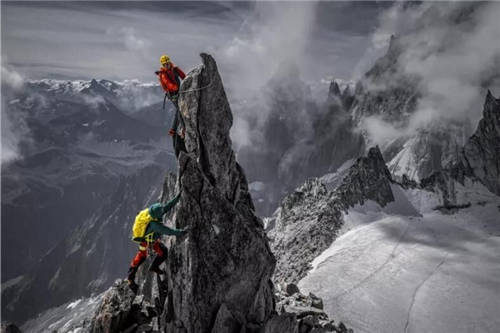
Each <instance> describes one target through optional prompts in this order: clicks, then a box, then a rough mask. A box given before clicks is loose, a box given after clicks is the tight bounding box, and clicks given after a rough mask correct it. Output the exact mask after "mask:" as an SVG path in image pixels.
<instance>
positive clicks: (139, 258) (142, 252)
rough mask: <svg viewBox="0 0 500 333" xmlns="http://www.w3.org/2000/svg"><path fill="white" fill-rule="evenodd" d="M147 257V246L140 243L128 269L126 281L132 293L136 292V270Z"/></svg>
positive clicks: (144, 243)
mask: <svg viewBox="0 0 500 333" xmlns="http://www.w3.org/2000/svg"><path fill="white" fill-rule="evenodd" d="M147 256H148V244H147V243H146V242H142V243H141V244H140V245H139V251H137V254H136V255H135V257H134V259H132V262H131V263H130V268H129V269H128V276H127V281H128V284H129V286H130V289H132V291H134V292H137V288H138V286H137V284H136V283H135V275H136V274H137V270H138V269H139V266H140V265H141V264H142V263H143V262H144V260H146V258H147Z"/></svg>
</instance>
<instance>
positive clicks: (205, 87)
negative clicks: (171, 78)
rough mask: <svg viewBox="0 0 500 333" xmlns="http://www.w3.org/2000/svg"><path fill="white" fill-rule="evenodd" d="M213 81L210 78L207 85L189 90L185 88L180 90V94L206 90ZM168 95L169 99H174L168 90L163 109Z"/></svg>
mask: <svg viewBox="0 0 500 333" xmlns="http://www.w3.org/2000/svg"><path fill="white" fill-rule="evenodd" d="M212 83H213V81H212V80H210V82H209V83H208V84H207V85H206V86H203V87H200V88H193V89H188V90H183V91H180V90H179V92H178V94H179V95H180V94H183V93H188V92H194V91H201V90H205V89H207V88H209V87H211V86H212ZM167 97H168V99H170V100H172V99H171V97H170V94H169V93H168V92H166V93H165V96H164V97H163V109H165V101H166V100H167ZM177 98H178V97H177Z"/></svg>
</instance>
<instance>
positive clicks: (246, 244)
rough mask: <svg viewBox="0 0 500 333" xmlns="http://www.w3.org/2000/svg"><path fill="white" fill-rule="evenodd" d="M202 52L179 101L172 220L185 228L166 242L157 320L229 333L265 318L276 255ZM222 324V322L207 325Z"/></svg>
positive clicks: (216, 79) (171, 326)
mask: <svg viewBox="0 0 500 333" xmlns="http://www.w3.org/2000/svg"><path fill="white" fill-rule="evenodd" d="M201 57H202V60H203V64H202V65H200V66H199V67H197V68H196V69H194V70H193V71H191V72H190V73H189V74H188V76H187V77H186V79H185V80H184V82H183V84H182V87H181V95H180V100H179V105H180V111H181V113H182V116H183V118H184V121H185V124H186V149H187V152H186V153H184V152H183V153H181V154H180V156H179V180H178V187H179V189H180V191H181V193H182V194H181V201H180V203H179V204H178V206H177V210H176V222H177V227H189V228H190V230H191V231H190V232H189V234H188V235H187V236H185V237H181V238H178V239H176V240H175V241H173V242H171V244H170V246H169V250H170V251H169V252H170V253H169V262H168V265H169V271H170V274H171V275H170V283H169V290H168V299H167V302H171V306H166V307H165V308H166V309H167V310H166V313H165V315H164V320H165V322H166V327H167V331H168V332H236V330H234V328H238V329H241V328H243V327H249V326H252V325H254V326H258V325H262V324H263V323H264V322H265V321H267V319H268V318H269V317H270V315H271V311H272V310H273V298H272V284H271V283H270V278H271V275H272V273H273V270H274V266H275V259H274V256H273V254H272V253H271V250H270V247H269V244H268V241H267V238H266V235H265V233H264V229H263V224H262V222H261V221H260V219H259V218H258V217H257V216H255V214H254V208H253V204H252V200H251V197H250V195H249V193H248V186H247V181H246V178H245V175H244V173H243V170H242V168H241V167H240V166H239V165H238V163H237V162H236V159H235V156H234V152H233V151H232V148H231V140H230V137H229V130H230V128H231V125H232V114H231V109H230V107H229V103H228V102H227V99H226V95H225V92H224V88H223V85H222V81H221V78H220V76H219V73H218V71H217V65H216V63H215V60H214V59H213V58H212V57H211V56H210V55H207V54H202V55H201ZM221 323H224V325H227V326H224V327H225V328H223V327H214V326H220V325H222V324H221Z"/></svg>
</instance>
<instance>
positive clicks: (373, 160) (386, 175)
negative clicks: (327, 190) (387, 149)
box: [335, 147, 394, 209]
mask: <svg viewBox="0 0 500 333" xmlns="http://www.w3.org/2000/svg"><path fill="white" fill-rule="evenodd" d="M391 181H392V178H391V173H390V172H389V170H388V169H387V166H386V165H385V161H384V158H383V157H382V153H381V152H380V149H379V148H378V147H375V148H371V149H370V150H369V151H368V155H367V156H366V157H360V158H358V160H357V161H356V163H355V164H354V165H353V166H352V167H351V168H350V169H349V172H348V174H347V175H346V177H345V178H344V180H343V182H342V184H341V185H340V186H339V187H338V188H337V189H336V191H335V193H336V194H337V196H338V197H339V198H341V202H342V204H344V207H345V208H346V209H347V208H349V207H352V206H354V205H356V204H359V205H362V204H364V202H365V201H366V200H373V201H375V202H377V203H378V204H380V205H381V206H382V207H383V206H385V205H387V204H388V203H389V202H392V201H394V196H393V194H392V190H391V186H390V183H391Z"/></svg>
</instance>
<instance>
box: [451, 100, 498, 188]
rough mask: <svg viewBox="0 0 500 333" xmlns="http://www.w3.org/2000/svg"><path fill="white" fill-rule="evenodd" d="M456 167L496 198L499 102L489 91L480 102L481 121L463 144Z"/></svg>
mask: <svg viewBox="0 0 500 333" xmlns="http://www.w3.org/2000/svg"><path fill="white" fill-rule="evenodd" d="M459 165H460V166H461V167H462V172H463V173H464V174H465V175H472V176H473V177H475V178H476V179H478V180H479V181H480V182H481V183H483V185H484V186H486V188H488V189H489V190H490V191H491V192H493V193H496V194H498V195H500V99H496V98H495V97H493V95H492V94H491V92H490V91H488V94H487V95H486V100H485V102H484V109H483V118H482V119H481V120H480V121H479V124H478V126H477V129H476V131H475V132H474V134H473V135H472V136H471V137H470V138H469V140H468V141H467V143H466V144H465V146H464V148H463V151H462V154H461V158H460V160H459Z"/></svg>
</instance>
